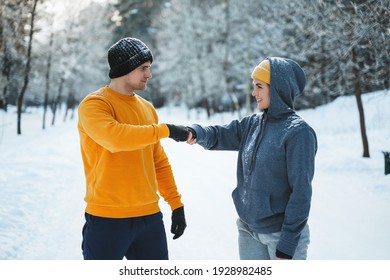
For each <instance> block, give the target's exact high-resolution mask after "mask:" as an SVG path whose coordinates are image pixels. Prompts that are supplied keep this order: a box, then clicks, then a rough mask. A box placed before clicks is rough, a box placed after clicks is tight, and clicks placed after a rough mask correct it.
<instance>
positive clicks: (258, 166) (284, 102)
mask: <svg viewBox="0 0 390 280" xmlns="http://www.w3.org/2000/svg"><path fill="white" fill-rule="evenodd" d="M252 79H253V85H254V90H253V92H252V96H254V97H255V98H256V101H257V107H258V109H260V110H261V111H262V112H261V113H259V114H253V115H251V116H247V117H244V118H243V119H242V120H234V121H232V122H231V123H230V124H227V125H215V126H205V127H203V126H200V125H196V124H195V125H192V126H191V127H189V130H190V131H191V133H192V135H191V136H192V139H191V140H189V141H187V143H189V144H195V143H197V144H199V145H201V146H203V147H204V148H205V149H208V150H229V151H238V160H237V185H236V188H235V189H234V191H233V194H232V196H233V201H234V205H235V207H236V210H237V213H238V216H239V219H238V221H237V225H238V231H239V253H240V259H306V258H307V248H308V244H309V239H310V237H309V228H308V225H307V221H308V217H309V211H310V204H311V196H312V179H313V176H314V163H315V155H316V152H317V139H316V134H315V132H314V130H313V129H312V128H311V127H310V126H309V125H308V124H307V123H306V122H305V121H304V120H303V119H302V118H301V117H299V116H298V115H297V114H296V112H295V110H294V99H295V97H296V96H298V95H300V94H301V93H302V91H303V89H304V87H305V83H306V77H305V73H304V71H303V70H302V68H301V67H300V66H299V65H298V64H297V63H296V62H295V61H293V60H291V59H287V58H278V57H269V58H267V59H265V60H263V61H262V62H261V63H260V64H259V65H258V66H256V68H255V69H254V70H253V73H252Z"/></svg>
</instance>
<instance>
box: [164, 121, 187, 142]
mask: <svg viewBox="0 0 390 280" xmlns="http://www.w3.org/2000/svg"><path fill="white" fill-rule="evenodd" d="M167 126H168V128H169V138H172V139H173V140H175V141H177V142H184V141H187V140H188V139H189V137H190V132H189V131H188V129H187V128H186V127H185V126H182V125H173V124H167Z"/></svg>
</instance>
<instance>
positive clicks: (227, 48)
mask: <svg viewBox="0 0 390 280" xmlns="http://www.w3.org/2000/svg"><path fill="white" fill-rule="evenodd" d="M225 21H226V30H225V35H224V40H225V57H224V62H223V73H224V76H225V85H226V92H227V94H228V95H229V97H230V100H231V102H232V104H233V108H232V109H233V111H237V112H238V114H239V118H241V113H240V103H239V102H238V98H237V96H236V95H235V94H234V92H233V89H232V83H231V80H232V79H231V77H229V76H230V69H229V53H230V44H229V34H230V0H226V13H225Z"/></svg>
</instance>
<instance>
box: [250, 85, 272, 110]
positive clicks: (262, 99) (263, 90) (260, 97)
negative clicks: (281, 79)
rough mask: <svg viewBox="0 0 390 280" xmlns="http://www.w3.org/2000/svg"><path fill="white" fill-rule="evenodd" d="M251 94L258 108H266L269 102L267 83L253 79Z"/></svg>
mask: <svg viewBox="0 0 390 280" xmlns="http://www.w3.org/2000/svg"><path fill="white" fill-rule="evenodd" d="M252 96H253V97H255V98H256V101H257V108H258V109H259V110H264V109H268V107H269V104H270V91H269V85H268V84H267V83H265V82H263V81H260V80H257V79H253V91H252Z"/></svg>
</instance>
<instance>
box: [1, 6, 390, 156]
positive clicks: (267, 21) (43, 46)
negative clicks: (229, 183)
mask: <svg viewBox="0 0 390 280" xmlns="http://www.w3.org/2000/svg"><path fill="white" fill-rule="evenodd" d="M389 13H390V1H388V0H370V1H361V0H353V1H351V0H337V1H328V0H316V1H299V0H288V1H287V0H280V1H259V0H247V1H240V0H215V1H202V0H197V1H196V0H142V1H140V0H132V1H127V0H126V1H125V0H117V1H114V0H111V1H110V0H106V1H104V0H94V1H93V0H90V1H65V0H1V2H0V21H1V25H0V73H1V75H0V108H1V110H5V111H7V107H8V106H9V105H15V106H17V108H18V127H17V128H15V130H16V131H15V133H18V134H21V133H22V131H21V126H20V123H21V122H23V118H22V116H23V112H25V111H26V109H27V108H28V107H31V106H40V107H43V108H44V115H43V120H42V128H43V129H45V126H47V125H48V124H51V125H54V124H55V119H56V112H57V108H60V107H62V106H63V107H64V108H65V109H64V110H63V114H62V115H61V116H57V118H61V119H66V118H67V117H68V116H69V117H71V116H72V114H73V113H74V112H73V110H74V108H75V107H76V106H77V103H78V102H79V101H80V100H81V99H82V98H83V97H84V96H85V95H87V94H88V93H90V92H92V91H94V90H96V89H97V88H99V87H101V86H102V85H105V84H107V83H108V75H107V73H108V64H107V60H106V52H107V49H108V47H109V46H110V45H112V44H113V43H114V42H115V41H117V40H118V39H120V38H122V37H129V36H130V37H137V38H140V39H141V40H143V41H144V42H145V43H146V44H147V45H148V46H149V47H150V48H151V49H152V51H153V53H154V56H155V62H154V64H153V69H152V70H153V75H154V79H152V82H151V83H150V86H149V87H148V90H147V92H146V94H145V96H146V98H147V99H149V100H150V101H152V103H153V104H154V105H155V107H157V108H160V107H163V106H166V105H168V104H171V105H172V104H173V105H178V104H184V105H185V106H186V107H187V108H188V109H193V108H196V109H199V110H205V111H206V112H207V115H208V116H211V115H213V114H215V113H218V112H226V111H237V112H240V113H239V114H241V112H244V113H245V112H250V111H252V110H253V107H252V106H254V104H253V102H251V99H250V93H251V79H250V73H251V70H252V69H253V67H254V66H255V65H257V64H258V63H259V61H261V60H262V59H264V58H265V57H267V56H284V57H289V58H292V59H294V60H296V61H297V62H299V63H300V64H301V65H302V66H303V68H304V69H305V71H306V74H307V76H308V84H307V86H306V89H305V93H304V97H303V98H300V99H299V100H298V101H297V103H296V108H297V109H302V108H314V107H316V106H319V105H322V104H326V103H329V102H331V101H332V100H334V99H335V98H337V97H338V96H341V95H356V100H357V102H358V105H359V111H360V118H361V120H364V111H363V106H362V104H361V94H364V93H366V92H372V91H375V90H380V89H388V88H389V77H390V67H389V65H390V40H389V38H390V36H389V35H390V14H389ZM57 114H58V113H57ZM361 125H362V129H363V131H364V122H362V123H361ZM365 156H368V151H365Z"/></svg>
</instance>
